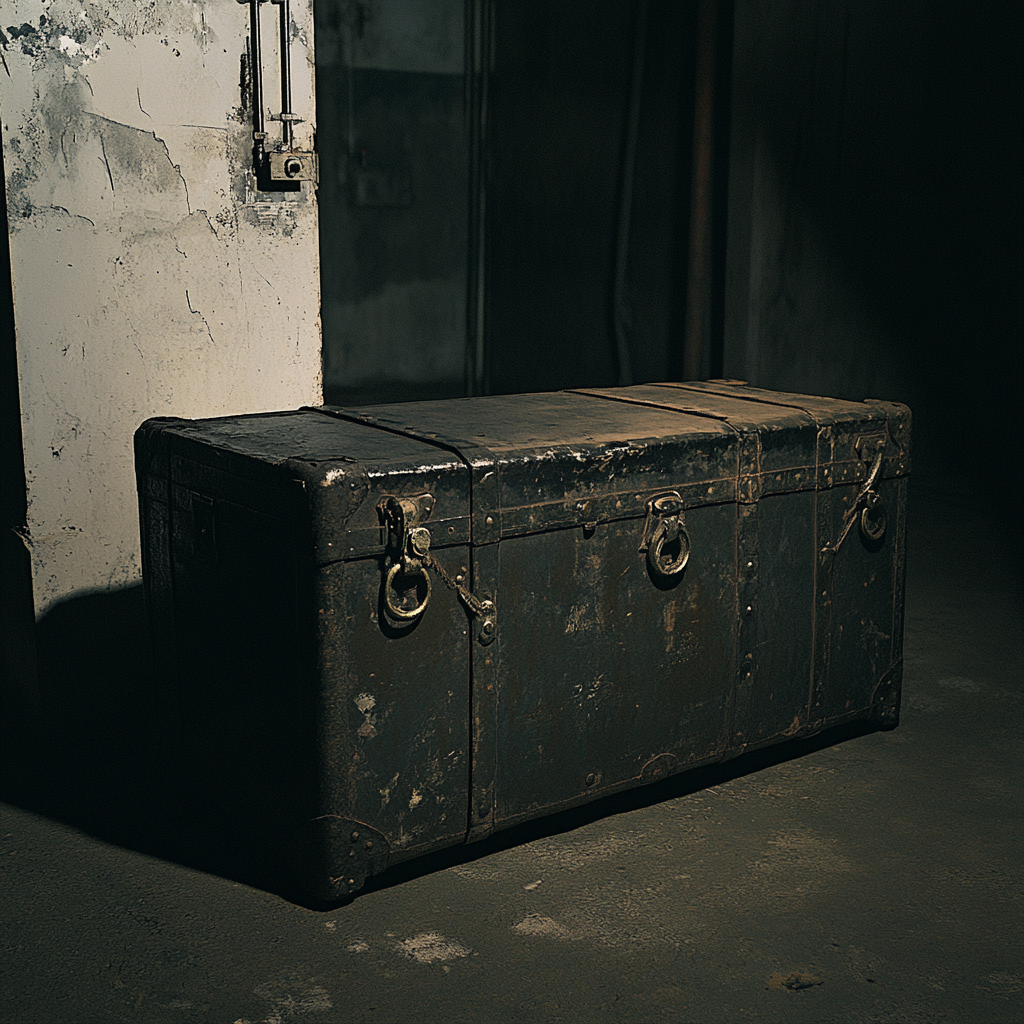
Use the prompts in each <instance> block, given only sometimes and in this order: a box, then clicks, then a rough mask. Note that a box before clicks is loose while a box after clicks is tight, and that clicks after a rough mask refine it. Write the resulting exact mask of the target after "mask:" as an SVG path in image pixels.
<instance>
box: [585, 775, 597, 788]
mask: <svg viewBox="0 0 1024 1024" xmlns="http://www.w3.org/2000/svg"><path fill="white" fill-rule="evenodd" d="M595 782H597V776H596V775H595V774H594V773H593V772H591V773H590V774H589V775H588V776H587V785H588V786H592V785H593V784H594V783H595Z"/></svg>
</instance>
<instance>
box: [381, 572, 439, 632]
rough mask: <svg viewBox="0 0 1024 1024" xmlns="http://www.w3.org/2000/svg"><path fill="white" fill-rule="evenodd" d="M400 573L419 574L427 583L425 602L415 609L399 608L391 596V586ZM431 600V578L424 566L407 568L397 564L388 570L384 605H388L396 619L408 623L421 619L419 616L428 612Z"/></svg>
mask: <svg viewBox="0 0 1024 1024" xmlns="http://www.w3.org/2000/svg"><path fill="white" fill-rule="evenodd" d="M399 573H407V574H408V575H410V576H411V575H413V574H414V573H419V574H420V575H422V577H423V578H424V580H426V582H427V592H426V594H425V595H424V596H423V600H422V601H421V602H420V603H419V604H418V605H416V607H415V608H399V607H398V605H396V604H395V603H394V601H393V600H392V598H391V595H392V593H393V590H392V586H391V584H392V583H394V581H395V577H396V576H398V575H399ZM429 600H430V576H429V575H428V574H427V570H426V569H424V568H423V566H422V565H414V566H412V567H411V568H407V567H406V566H404V565H402V563H401V562H395V564H394V565H393V566H391V568H390V569H388V574H387V576H386V577H385V579H384V603H385V604H386V605H387V607H388V611H389V612H390V613H391V614H392V615H393V616H394V617H395V618H396V619H402V620H403V621H406V622H407V621H409V620H410V619H416V618H419V616H421V615H422V614H423V612H424V611H425V610H426V607H427V602H428V601H429Z"/></svg>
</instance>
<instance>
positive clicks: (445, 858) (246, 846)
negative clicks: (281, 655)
mask: <svg viewBox="0 0 1024 1024" xmlns="http://www.w3.org/2000/svg"><path fill="white" fill-rule="evenodd" d="M38 647H39V661H40V677H41V689H42V692H43V711H42V714H41V715H39V716H28V715H26V714H15V715H6V716H4V719H3V722H2V726H0V729H2V734H0V741H2V746H0V749H2V751H3V754H2V758H3V763H2V767H3V774H2V781H0V798H2V799H3V800H4V801H7V802H9V803H12V804H16V805H18V806H20V807H22V808H23V809H25V810H29V811H32V812H34V813H37V814H41V815H44V816H46V817H49V818H52V819H54V820H57V821H61V822H64V823H66V824H68V825H71V826H73V827H75V828H78V829H81V830H82V831H83V832H86V833H88V834H90V835H92V836H94V837H96V838H98V839H101V840H103V841H104V842H107V843H111V844H114V845H118V846H121V847H124V848H126V849H131V850H135V851H138V852H141V853H145V854H148V855H151V856H155V857H159V858H161V859H164V860H169V861H173V862H176V863H179V864H182V865H186V866H188V867H192V868H195V869H198V870H200V871H204V872H207V873H209V874H214V875H219V876H222V877H225V878H229V879H232V880H234V881H237V882H241V883H243V884H246V885H250V886H253V887H255V888H259V889H263V890H266V891H268V892H272V893H275V894H277V895H279V896H282V897H284V898H285V899H288V900H291V901H292V902H295V903H300V904H302V905H304V906H307V907H311V908H313V909H328V907H327V905H318V904H315V903H311V902H310V901H309V900H308V899H304V898H302V897H301V896H300V895H299V894H297V893H296V892H294V891H292V890H291V888H290V886H289V885H288V880H287V878H283V877H282V876H281V874H280V872H279V871H278V870H277V869H276V868H275V866H274V864H273V863H272V862H271V861H270V860H268V859H267V856H266V855H265V853H264V851H262V850H261V849H260V848H259V843H258V841H254V839H253V838H252V837H248V838H247V837H245V836H244V835H243V834H242V833H240V832H239V831H238V830H237V828H236V827H234V826H226V825H224V824H223V823H221V822H220V821H219V820H218V819H217V818H216V817H215V816H214V815H212V814H210V813H208V812H207V811H206V809H205V808H204V807H203V806H201V805H200V802H199V799H198V798H197V797H195V796H186V794H184V793H183V792H182V791H181V789H180V787H179V785H178V780H177V779H175V777H174V773H173V772H168V771H167V769H166V768H165V767H163V765H162V764H161V762H160V758H159V756H158V753H157V752H158V751H159V750H160V749H161V743H160V722H159V721H156V720H154V716H153V714H152V712H151V711H150V710H149V709H150V708H152V707H154V706H157V705H158V702H155V701H154V700H153V699H152V696H153V695H152V694H151V693H150V692H149V688H150V685H151V679H152V678H153V673H152V672H151V670H150V662H149V653H148V646H147V641H146V628H145V618H144V612H143V603H142V587H141V586H133V587H128V588H126V589H122V590H115V591H110V592H107V593H95V594H88V595H85V596H81V597H75V598H71V599H69V600H67V601H64V602H62V603H61V604H59V605H57V606H56V607H55V608H53V609H52V610H51V611H50V612H49V613H47V615H46V616H45V617H44V618H43V619H42V620H41V621H40V623H39V629H38ZM870 728H871V727H870V726H866V725H864V724H857V725H854V726H846V727H840V728H837V729H832V730H829V731H828V732H825V733H822V734H819V735H818V736H814V737H811V738H808V739H801V740H791V741H789V742H787V743H785V744H783V745H780V746H776V747H769V748H765V749H762V750H760V751H756V752H753V753H750V754H746V755H744V756H742V757H739V758H736V759H734V760H731V761H728V762H725V763H723V764H718V765H710V766H707V767H704V768H699V769H696V770H694V771H690V772H686V773H683V774H681V775H677V776H674V777H672V778H669V779H666V780H663V781H661V782H657V783H654V784H651V785H647V786H643V787H641V788H638V789H634V790H630V791H628V792H624V793H618V794H615V795H613V796H609V797H605V798H604V799H601V800H598V801H595V802H594V803H591V804H587V805H584V806H582V807H577V808H573V809H571V810H567V811H563V812H560V813H558V814H553V815H549V816H547V817H544V818H541V819H538V820H536V821H532V822H528V823H525V824H522V825H518V826H516V827H515V828H511V829H508V830H506V831H503V832H499V833H497V834H496V835H494V836H492V837H490V838H488V839H486V840H483V841H481V842H477V843H473V844H471V845H468V846H456V847H453V848H451V849H448V850H443V851H439V852H437V853H433V854H430V855H427V856H425V857H421V858H418V859H416V860H413V861H408V862H405V863H403V864H399V865H397V866H395V867H393V868H391V869H390V870H388V871H387V872H385V873H384V874H382V875H380V876H378V877H376V878H373V879H370V881H369V882H368V884H367V887H366V889H365V890H364V892H365V891H374V890H378V889H386V888H390V887H392V886H395V885H399V884H401V883H403V882H405V881H407V880H409V879H411V878H416V877H420V876H423V875H428V874H432V873H434V872H436V871H442V870H444V869H445V868H448V867H451V866H453V865H456V864H465V863H469V862H471V861H475V860H478V859H480V858H482V857H486V856H489V855H490V854H493V853H495V852H497V851H498V850H504V849H508V848H510V847H513V846H517V845H520V844H522V843H526V842H530V841H532V840H535V839H538V838H542V837H550V836H555V835H559V834H562V833H566V832H571V831H573V830H574V829H577V828H580V827H581V826H583V825H586V824H589V823H591V822H593V821H597V820H599V819H601V818H605V817H609V816H612V815H617V814H623V813H627V812H629V811H632V810H635V809H637V808H640V807H647V806H651V805H652V804H656V803H660V802H662V801H664V800H670V799H673V798H676V797H680V796H684V795H687V794H690V793H694V792H697V791H699V790H702V789H705V788H707V787H711V786H716V785H720V784H721V783H723V782H727V781H729V780H731V779H735V778H738V777H740V776H743V775H747V774H750V773H752V772H756V771H759V770H761V769H763V768H766V767H768V766H770V765H775V764H779V763H782V762H784V761H789V760H793V759H796V758H799V757H802V756H804V755H806V754H809V753H811V752H813V751H817V750H821V749H823V748H824V747H828V746H831V745H833V744H835V743H838V742H841V741H843V740H846V739H849V738H851V737H853V736H856V735H860V734H863V733H864V732H867V731H870ZM211 782H212V780H211ZM335 905H336V904H335Z"/></svg>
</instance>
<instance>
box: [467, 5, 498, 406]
mask: <svg viewBox="0 0 1024 1024" xmlns="http://www.w3.org/2000/svg"><path fill="white" fill-rule="evenodd" d="M493 18H494V11H493V8H492V0H468V2H467V4H466V48H465V58H464V60H465V74H466V119H467V128H468V132H469V183H470V184H469V253H468V260H467V264H468V265H467V275H466V278H467V279H466V381H465V386H466V393H467V394H469V395H483V394H487V392H488V390H489V382H488V379H487V376H488V375H487V366H486V345H485V341H486V322H485V319H486V308H487V303H486V285H487V281H486V270H487V258H486V257H487V176H486V166H485V165H486V135H487V105H488V83H489V79H490V72H491V67H492V64H493V60H494V50H493V47H494V25H493Z"/></svg>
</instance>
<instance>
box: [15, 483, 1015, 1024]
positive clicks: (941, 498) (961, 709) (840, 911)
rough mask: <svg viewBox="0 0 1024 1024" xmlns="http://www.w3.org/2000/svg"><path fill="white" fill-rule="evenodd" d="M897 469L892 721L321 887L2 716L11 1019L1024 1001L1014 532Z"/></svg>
mask: <svg viewBox="0 0 1024 1024" xmlns="http://www.w3.org/2000/svg"><path fill="white" fill-rule="evenodd" d="M912 498H913V502H914V504H913V509H912V512H913V522H912V529H911V545H912V546H911V548H910V562H909V579H908V594H907V629H906V665H907V670H906V679H905V684H904V704H903V720H902V723H901V725H900V726H899V728H898V729H896V730H895V731H893V732H885V733H873V734H866V735H856V736H854V735H849V734H847V735H846V737H845V739H843V741H842V742H836V739H837V737H835V736H831V737H827V738H826V740H825V741H824V742H823V741H821V740H818V741H811V742H805V743H803V744H798V745H795V746H791V747H790V748H788V749H786V750H784V751H773V752H769V753H767V754H762V755H759V756H757V757H754V758H751V759H748V760H746V761H744V762H734V763H732V764H730V765H728V766H725V767H724V768H720V769H717V770H713V771H706V772H703V773H701V774H700V775H699V777H697V778H677V779H673V780H669V781H668V782H666V783H663V784H660V785H659V786H658V787H651V788H648V789H647V790H644V791H642V792H640V793H636V794H633V795H631V796H626V797H619V798H614V799H613V800H611V801H607V802H605V803H604V804H602V805H599V806H597V807H591V808H587V809H584V810H582V811H578V812H574V813H573V814H571V815H564V816H561V817H559V818H557V819H550V820H549V821H547V822H546V823H539V824H537V825H534V826H531V827H530V829H525V830H519V831H517V832H516V833H515V834H510V835H504V836H498V837H496V838H495V839H494V840H493V841H491V842H489V843H488V844H483V845H478V846H476V847H470V848H466V849H463V850H460V851H457V852H456V853H455V854H453V855H445V856H440V857H438V856H435V857H434V858H432V859H431V860H430V861H428V862H421V863H420V864H419V865H404V866H402V867H400V868H399V869H396V870H395V872H394V873H393V875H392V876H385V878H384V880H383V883H382V885H381V887H379V888H377V889H376V890H375V891H371V892H368V893H366V894H365V895H363V896H361V897H359V898H358V899H356V900H355V902H353V903H352V904H350V905H349V906H345V907H342V908H339V909H335V910H332V911H328V912H317V911H312V910H309V909H306V908H303V907H301V906H297V905H295V904H293V903H291V902H288V901H287V900H285V899H283V898H282V897H280V896H279V895H276V894H274V893H273V892H271V891H267V890H266V889H263V888H260V887H258V886H257V885H249V884H245V882H244V881H243V880H244V879H245V878H246V872H245V870H244V868H243V869H239V868H238V866H237V865H231V864H227V865H221V864H218V861H217V858H216V856H214V855H213V854H211V853H210V851H206V852H205V853H204V852H203V851H201V850H198V849H196V848H185V847H180V848H179V847H175V846H174V844H173V843H168V842H166V841H164V840H161V838H160V833H159V829H157V830H156V831H153V830H152V829H151V830H150V831H148V832H147V831H146V830H145V829H140V828H135V829H134V830H133V828H132V827H130V823H129V824H125V821H124V820H122V819H125V818H131V815H130V814H129V813H127V812H126V813H124V814H121V815H120V816H119V811H118V804H119V801H121V800H126V801H128V802H130V801H131V800H132V799H135V800H138V798H139V797H140V788H141V789H144V781H139V780H136V784H135V786H134V789H133V788H132V786H131V785H130V784H128V783H126V782H125V780H124V779H123V778H122V779H119V773H120V774H122V775H123V774H124V768H125V762H124V761H123V760H119V759H118V758H117V757H116V756H113V755H110V753H109V751H107V752H106V754H104V752H102V751H100V752H97V751H96V750H95V749H94V750H93V751H92V754H91V755H90V756H91V758H92V762H90V763H86V762H87V761H88V758H85V760H82V759H81V758H79V760H77V761H76V760H75V759H74V758H71V759H70V760H69V761H68V764H69V765H71V766H73V768H74V770H71V769H67V768H66V769H63V770H57V769H54V768H53V766H52V764H51V765H49V766H47V765H45V764H42V763H41V761H42V760H50V759H51V758H53V757H56V758H57V759H58V760H60V754H59V752H58V753H56V754H52V755H51V754H48V755H46V756H45V758H41V756H40V755H39V750H40V749H43V748H42V747H40V746H38V745H36V746H33V745H32V744H30V743H28V742H26V740H25V736H26V735H28V734H27V733H25V732H24V730H21V731H20V732H19V730H18V729H16V728H14V729H12V727H10V726H8V739H9V740H10V742H9V743H8V744H7V748H8V753H7V755H6V761H7V767H6V770H5V773H4V779H5V781H4V795H5V798H6V799H7V800H8V801H9V802H8V803H6V804H4V805H3V819H2V823H0V835H2V867H3V871H2V876H0V887H2V888H0V894H2V896H0V898H2V920H3V924H2V952H0V971H2V1004H0V1011H2V1016H3V1019H4V1020H5V1021H12V1022H23V1024H31V1022H50V1021H53V1022H61V1024H86V1022H89V1021H104V1022H106V1021H139V1022H161V1024H177V1022H193V1021H202V1022H206V1021H210V1022H223V1024H242V1022H246V1024H258V1022H264V1024H271V1022H272V1024H284V1022H290V1021H296V1022H303V1021H307V1020H308V1021H309V1022H310V1024H314V1022H325V1024H329V1022H343V1024H347V1022H360V1021H396V1022H412V1021H431V1022H433V1021H445V1022H450V1024H455V1022H462V1021H465V1022H474V1024H478V1022H490V1021H515V1022H519V1021H522V1020H534V1021H542V1022H546V1021H587V1022H591V1021H613V1020H614V1021H636V1022H645V1024H646V1022H654V1021H666V1022H673V1024H675V1022H679V1021H701V1022H716V1021H723V1022H726V1021H728V1022H734V1021H739V1020H754V1021H787V1022H788V1021H793V1022H803V1021H808V1022H809V1021H814V1022H817V1021H836V1022H840V1021H858V1022H861V1021H864V1022H867V1021H871V1022H878V1024H881V1022H886V1024H896V1022H907V1024H909V1022H922V1024H924V1022H928V1024H942V1022H950V1024H954V1022H955V1024H970V1022H984V1024H994V1022H999V1021H1007V1022H1010V1021H1013V1022H1016V1021H1020V1020H1024V942H1022V932H1024V913H1022V911H1024V907H1022V903H1021V890H1022V879H1024V841H1022V840H1024V814H1022V800H1021V793H1022V783H1024V758H1022V756H1021V739H1022V732H1024V730H1022V725H1024V627H1022V600H1021V599H1022V591H1021V565H1020V560H1019V551H1020V545H1019V542H1016V540H1015V539H1014V542H1013V548H1012V550H1013V555H1012V556H1011V555H1008V554H1007V550H1006V545H1007V537H1010V536H1013V537H1014V538H1015V535H1011V534H1008V533H1007V532H1006V531H1004V529H1003V528H1002V526H1001V524H1000V522H999V521H997V520H996V519H993V518H991V516H990V515H989V514H988V513H986V512H985V511H984V509H985V506H984V505H983V504H982V503H978V502H972V501H971V500H970V499H969V498H968V497H965V496H961V495H957V494H955V493H953V494H950V493H948V491H947V490H945V489H943V488H940V487H938V486H929V485H928V483H927V481H924V482H920V483H919V482H917V481H915V485H914V490H913V491H912ZM106 735H107V740H106V741H104V742H111V736H110V733H109V730H108V733H107V734H106ZM11 751H13V753H12V752H11ZM79 753H81V752H79ZM83 756H84V755H83ZM98 762H103V763H102V764H101V765H99V767H97V763H98ZM26 766H28V767H26ZM119 787H120V788H119ZM99 791H102V793H104V794H106V796H105V797H104V798H103V799H100V798H97V797H96V792H99ZM126 793H128V794H131V793H133V794H134V797H131V796H126V795H125V794H126ZM141 795H142V796H143V797H144V793H142V794H141ZM142 803H143V804H144V803H145V800H144V799H143V800H142ZM125 806H127V803H126V804H125ZM83 808H85V810H83ZM154 819H155V820H158V819H159V813H157V814H156V815H154ZM204 868H205V869H207V870H204Z"/></svg>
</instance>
